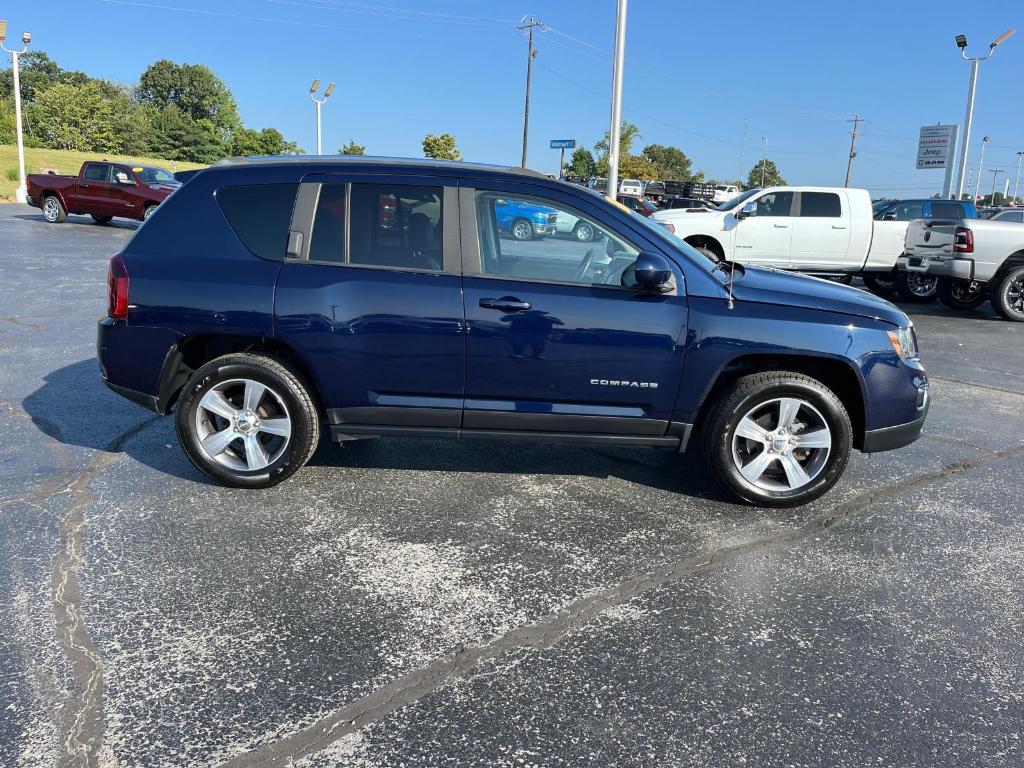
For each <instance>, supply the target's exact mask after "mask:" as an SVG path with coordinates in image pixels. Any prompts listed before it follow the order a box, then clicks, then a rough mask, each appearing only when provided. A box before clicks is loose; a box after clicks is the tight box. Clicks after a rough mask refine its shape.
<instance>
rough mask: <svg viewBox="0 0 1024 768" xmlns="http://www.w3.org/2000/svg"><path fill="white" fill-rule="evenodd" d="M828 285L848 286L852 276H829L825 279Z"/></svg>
mask: <svg viewBox="0 0 1024 768" xmlns="http://www.w3.org/2000/svg"><path fill="white" fill-rule="evenodd" d="M825 279H826V280H828V281H829V282H830V283H839V285H849V284H850V283H852V282H853V275H829V276H828V277H826V278H825Z"/></svg>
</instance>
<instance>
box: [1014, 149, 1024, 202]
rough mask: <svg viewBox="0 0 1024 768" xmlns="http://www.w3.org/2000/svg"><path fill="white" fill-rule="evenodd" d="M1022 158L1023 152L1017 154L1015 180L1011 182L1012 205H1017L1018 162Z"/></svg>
mask: <svg viewBox="0 0 1024 768" xmlns="http://www.w3.org/2000/svg"><path fill="white" fill-rule="evenodd" d="M1022 158H1024V152H1018V153H1017V178H1015V179H1014V180H1013V204H1014V205H1016V204H1017V187H1018V185H1019V184H1020V161H1021V159H1022Z"/></svg>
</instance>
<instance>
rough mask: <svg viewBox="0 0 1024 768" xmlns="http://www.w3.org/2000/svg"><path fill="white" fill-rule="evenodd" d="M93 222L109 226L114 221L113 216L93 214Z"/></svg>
mask: <svg viewBox="0 0 1024 768" xmlns="http://www.w3.org/2000/svg"><path fill="white" fill-rule="evenodd" d="M92 220H93V221H95V222H96V223H97V224H109V223H110V222H111V221H113V220H114V217H113V216H97V215H96V214H95V213H94V214H92Z"/></svg>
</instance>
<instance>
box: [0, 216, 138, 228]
mask: <svg viewBox="0 0 1024 768" xmlns="http://www.w3.org/2000/svg"><path fill="white" fill-rule="evenodd" d="M11 218H12V219H21V220H23V221H38V222H39V223H40V224H45V225H46V226H48V227H49V226H67V225H68V224H70V225H72V226H79V227H81V226H89V227H100V228H104V229H127V230H130V231H134V230H136V229H138V228H139V227H140V226H142V222H141V221H133V220H131V219H114V220H113V221H110V222H108V223H106V224H97V223H96V222H95V221H93V220H92V217H91V216H79V215H78V214H73V213H69V214H68V217H67V218H66V219H65V220H64V221H63V222H61V223H60V224H50V222H48V221H47V220H46V219H44V218H43V214H41V213H16V214H14V215H13V216H12V217H11Z"/></svg>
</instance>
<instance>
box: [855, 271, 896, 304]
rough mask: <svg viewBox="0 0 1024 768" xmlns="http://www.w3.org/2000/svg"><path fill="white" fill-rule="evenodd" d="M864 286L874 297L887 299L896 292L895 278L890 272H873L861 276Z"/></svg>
mask: <svg viewBox="0 0 1024 768" xmlns="http://www.w3.org/2000/svg"><path fill="white" fill-rule="evenodd" d="M861 279H862V280H863V281H864V285H865V286H867V289H868V290H869V291H871V292H872V293H873V294H875V295H876V296H881V297H883V298H887V297H889V296H892V295H893V293H895V292H896V278H895V277H893V276H892V273H890V272H873V273H869V274H864V275H861Z"/></svg>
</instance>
